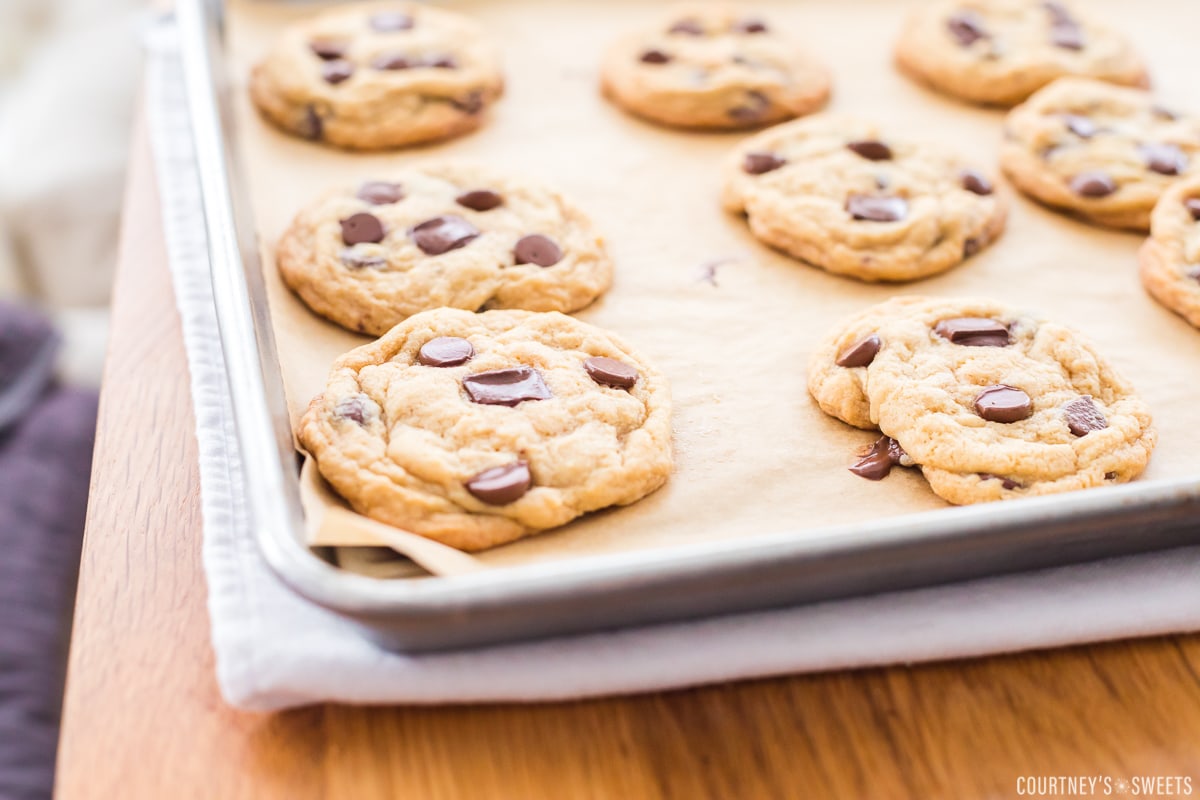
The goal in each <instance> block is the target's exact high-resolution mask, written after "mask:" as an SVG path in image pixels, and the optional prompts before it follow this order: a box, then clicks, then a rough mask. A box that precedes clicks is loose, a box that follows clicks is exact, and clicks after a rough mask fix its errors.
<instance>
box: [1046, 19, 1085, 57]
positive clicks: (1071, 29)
mask: <svg viewBox="0 0 1200 800" xmlns="http://www.w3.org/2000/svg"><path fill="white" fill-rule="evenodd" d="M1050 41H1051V43H1052V44H1054V46H1055V47H1061V48H1063V49H1064V50H1082V49H1083V48H1084V45H1086V44H1087V40H1086V39H1085V38H1084V35H1083V29H1082V28H1080V27H1079V26H1078V25H1076V24H1075V23H1074V22H1072V23H1069V24H1066V23H1063V24H1055V25H1054V27H1052V28H1051V29H1050Z"/></svg>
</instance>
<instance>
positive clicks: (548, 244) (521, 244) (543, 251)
mask: <svg viewBox="0 0 1200 800" xmlns="http://www.w3.org/2000/svg"><path fill="white" fill-rule="evenodd" d="M513 256H515V257H516V259H517V263H518V264H537V265H538V266H539V267H553V266H554V265H555V264H557V263H558V262H559V261H562V257H563V251H562V248H561V247H559V246H558V244H557V243H555V241H554V240H553V239H551V238H550V237H549V236H543V235H542V234H540V233H531V234H529V235H528V236H522V237H521V238H520V239H518V240H517V244H516V246H515V247H513Z"/></svg>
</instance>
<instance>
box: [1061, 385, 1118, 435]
mask: <svg viewBox="0 0 1200 800" xmlns="http://www.w3.org/2000/svg"><path fill="white" fill-rule="evenodd" d="M1062 410H1063V414H1064V415H1065V416H1066V418H1067V428H1068V429H1069V430H1070V431H1071V433H1073V434H1075V435H1076V436H1087V435H1088V434H1089V433H1091V432H1092V431H1102V430H1104V429H1105V428H1107V427H1108V420H1106V419H1105V418H1104V415H1103V414H1102V413H1100V409H1098V408H1096V404H1095V403H1094V402H1092V398H1091V397H1090V396H1089V395H1086V394H1085V395H1081V396H1079V397H1076V398H1075V399H1074V400H1072V401H1071V402H1069V403H1067V404H1066V405H1065V406H1063V408H1062Z"/></svg>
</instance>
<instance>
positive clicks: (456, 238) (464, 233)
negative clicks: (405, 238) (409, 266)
mask: <svg viewBox="0 0 1200 800" xmlns="http://www.w3.org/2000/svg"><path fill="white" fill-rule="evenodd" d="M408 235H409V236H410V237H411V238H412V240H413V242H414V243H415V244H416V245H417V247H419V248H421V252H423V253H425V254H426V255H431V256H440V255H441V254H442V253H448V252H450V251H451V250H457V249H458V248H460V247H466V246H467V245H468V244H470V243H471V242H472V241H473V240H474V239H475V238H476V237H477V236H479V229H478V228H476V227H475V226H474V225H472V224H471V223H470V222H468V221H467V220H465V219H463V218H462V217H460V216H457V215H455V214H445V215H443V216H440V217H434V218H433V219H427V220H425V221H424V222H422V223H421V224H420V225H417V226H415V227H413V228H412V230H410V231H409V232H408Z"/></svg>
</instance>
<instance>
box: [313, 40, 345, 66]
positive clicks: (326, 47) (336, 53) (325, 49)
mask: <svg viewBox="0 0 1200 800" xmlns="http://www.w3.org/2000/svg"><path fill="white" fill-rule="evenodd" d="M308 47H309V49H311V50H312V51H313V53H315V54H316V56H317V58H321V59H324V60H325V61H331V60H333V59H335V58H341V57H343V56H344V55H346V44H345V43H344V42H331V41H328V40H326V41H320V40H318V41H314V42H309V43H308Z"/></svg>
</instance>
